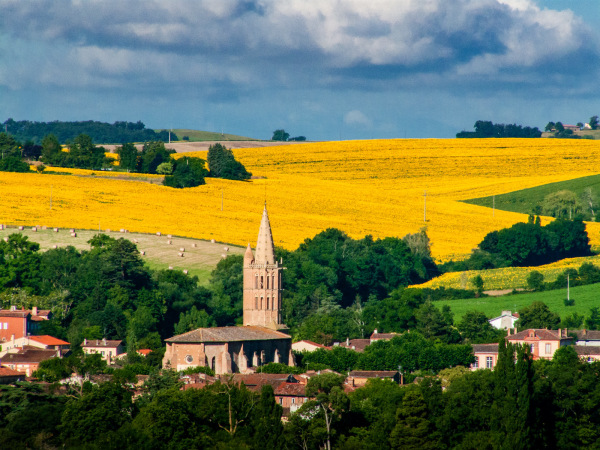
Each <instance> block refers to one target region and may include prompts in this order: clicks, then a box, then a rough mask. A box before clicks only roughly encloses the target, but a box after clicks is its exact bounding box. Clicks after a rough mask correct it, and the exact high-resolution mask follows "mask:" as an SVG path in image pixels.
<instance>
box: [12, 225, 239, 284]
mask: <svg viewBox="0 0 600 450" xmlns="http://www.w3.org/2000/svg"><path fill="white" fill-rule="evenodd" d="M98 225H100V226H102V224H101V223H100V224H98ZM98 225H97V226H96V230H79V229H77V230H76V232H77V236H76V237H72V236H71V234H70V232H69V229H62V230H59V232H58V233H55V232H54V231H53V230H52V229H47V230H43V229H39V230H38V231H33V230H32V229H31V227H28V228H26V229H24V230H22V231H20V230H18V229H16V228H7V229H4V230H0V239H3V238H4V237H6V236H8V235H10V234H12V233H20V234H23V235H24V236H27V237H28V239H29V240H30V241H32V242H37V243H38V244H40V249H41V250H42V251H45V250H49V249H51V248H54V246H58V247H65V246H67V245H72V246H73V247H75V248H76V249H78V250H89V249H90V245H89V244H88V241H89V240H90V239H91V238H92V237H94V235H96V234H97V233H98V232H99V231H98ZM101 231H102V233H105V234H107V235H109V236H111V237H113V238H115V239H119V238H125V239H129V240H130V241H132V242H135V244H136V245H137V247H138V249H139V250H140V251H144V255H143V256H142V259H143V260H144V262H145V263H146V264H147V265H148V266H149V267H150V268H151V269H168V268H169V267H172V268H173V269H177V270H187V271H188V273H189V274H190V275H196V276H197V277H198V279H199V282H200V283H201V284H207V283H208V279H209V277H210V273H211V272H212V271H213V269H214V268H215V266H216V265H217V263H218V262H219V261H220V260H221V258H222V257H223V256H224V255H230V254H243V252H244V251H245V249H244V248H241V247H234V246H230V245H228V246H225V245H223V244H222V243H218V242H215V243H212V242H207V241H202V240H198V239H190V238H185V237H180V236H173V237H172V238H170V239H169V238H168V237H167V236H166V235H163V236H157V235H156V234H154V235H151V234H141V233H121V232H120V231H119V230H114V229H113V230H108V229H105V228H102V230H101ZM168 241H171V243H170V244H169V243H168ZM225 247H227V249H228V250H227V251H225V250H224V249H225ZM181 248H184V249H185V251H184V252H183V254H184V256H183V257H181V256H179V255H178V253H181V252H180V249H181Z"/></svg>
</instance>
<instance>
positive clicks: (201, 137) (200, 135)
mask: <svg viewBox="0 0 600 450" xmlns="http://www.w3.org/2000/svg"><path fill="white" fill-rule="evenodd" d="M173 132H174V133H175V134H176V135H177V137H178V138H179V142H181V141H182V140H183V136H187V137H189V138H190V140H189V142H201V141H257V140H259V139H254V138H249V137H244V136H237V135H235V134H227V133H215V132H212V131H200V130H187V129H185V128H177V129H174V130H173Z"/></svg>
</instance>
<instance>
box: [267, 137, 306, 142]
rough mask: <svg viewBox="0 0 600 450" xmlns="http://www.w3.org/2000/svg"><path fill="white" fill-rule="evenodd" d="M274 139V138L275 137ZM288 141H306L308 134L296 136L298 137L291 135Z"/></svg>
mask: <svg viewBox="0 0 600 450" xmlns="http://www.w3.org/2000/svg"><path fill="white" fill-rule="evenodd" d="M273 140H274V139H273ZM288 141H298V142H303V141H306V136H296V137H291V138H289V139H288Z"/></svg>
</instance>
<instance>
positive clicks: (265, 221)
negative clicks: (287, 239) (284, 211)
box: [254, 203, 275, 264]
mask: <svg viewBox="0 0 600 450" xmlns="http://www.w3.org/2000/svg"><path fill="white" fill-rule="evenodd" d="M254 262H255V263H256V264H274V263H275V250H274V246H273V235H272V234H271V224H270V223H269V214H267V204H266V203H265V209H264V210H263V215H262V220H261V222H260V228H259V230H258V240H257V241H256V251H255V253H254Z"/></svg>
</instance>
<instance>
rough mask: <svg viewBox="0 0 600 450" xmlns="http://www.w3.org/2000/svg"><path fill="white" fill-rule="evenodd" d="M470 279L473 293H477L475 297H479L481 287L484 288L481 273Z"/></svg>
mask: <svg viewBox="0 0 600 450" xmlns="http://www.w3.org/2000/svg"><path fill="white" fill-rule="evenodd" d="M471 281H472V283H473V287H474V290H475V293H476V294H477V297H480V296H481V294H483V288H484V283H483V278H481V275H477V276H475V277H474V278H473V280H471Z"/></svg>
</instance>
